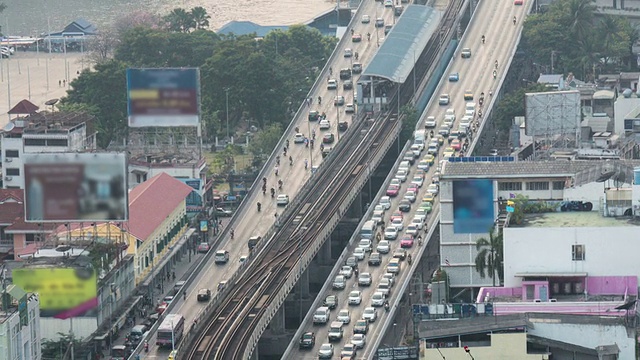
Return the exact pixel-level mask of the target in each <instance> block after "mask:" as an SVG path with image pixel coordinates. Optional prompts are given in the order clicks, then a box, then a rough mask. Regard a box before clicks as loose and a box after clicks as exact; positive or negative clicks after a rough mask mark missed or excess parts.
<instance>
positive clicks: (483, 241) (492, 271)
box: [475, 226, 504, 286]
mask: <svg viewBox="0 0 640 360" xmlns="http://www.w3.org/2000/svg"><path fill="white" fill-rule="evenodd" d="M476 249H477V250H478V254H477V255H476V259H475V263H476V271H477V272H478V273H480V277H481V278H483V279H484V278H485V277H487V276H489V277H490V278H491V279H493V286H496V275H497V276H498V279H499V280H500V283H502V280H503V277H504V264H503V254H504V249H503V242H502V230H501V229H500V230H499V229H496V227H495V226H493V227H492V228H491V229H490V230H489V238H488V239H487V238H480V239H478V240H476Z"/></svg>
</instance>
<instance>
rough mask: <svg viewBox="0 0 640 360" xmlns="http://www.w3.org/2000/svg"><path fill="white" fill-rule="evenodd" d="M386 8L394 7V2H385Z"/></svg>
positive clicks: (386, 0)
mask: <svg viewBox="0 0 640 360" xmlns="http://www.w3.org/2000/svg"><path fill="white" fill-rule="evenodd" d="M384 7H393V0H384Z"/></svg>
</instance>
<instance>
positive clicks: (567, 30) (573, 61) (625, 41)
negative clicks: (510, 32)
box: [521, 0, 638, 80]
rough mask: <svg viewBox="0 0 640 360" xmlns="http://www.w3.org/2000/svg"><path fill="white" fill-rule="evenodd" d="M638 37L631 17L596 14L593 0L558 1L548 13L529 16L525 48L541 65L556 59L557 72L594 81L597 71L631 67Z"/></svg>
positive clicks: (525, 32) (555, 67)
mask: <svg viewBox="0 0 640 360" xmlns="http://www.w3.org/2000/svg"><path fill="white" fill-rule="evenodd" d="M637 37H638V35H637V32H636V30H635V29H634V28H633V27H632V26H631V25H630V23H629V20H628V19H626V18H624V17H613V16H609V15H599V16H596V6H595V4H594V2H593V1H592V0H558V1H556V2H554V3H552V4H551V6H550V7H549V10H548V11H547V12H545V13H543V14H534V15H531V16H529V17H528V18H527V21H526V22H525V26H524V30H523V39H522V43H521V45H522V46H521V49H524V50H525V51H526V52H527V55H528V56H529V57H530V58H531V59H532V60H533V62H535V63H537V64H540V65H545V66H550V65H551V63H552V61H553V65H554V72H555V73H565V74H566V73H569V72H573V73H574V74H576V75H577V77H578V78H580V79H583V80H594V79H595V77H596V71H597V70H600V71H601V72H611V71H623V70H630V69H631V67H630V66H631V65H632V61H631V60H632V59H631V56H632V53H631V46H632V45H633V44H634V42H635V40H636V39H637ZM552 58H553V60H552Z"/></svg>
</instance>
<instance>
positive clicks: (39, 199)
mask: <svg viewBox="0 0 640 360" xmlns="http://www.w3.org/2000/svg"><path fill="white" fill-rule="evenodd" d="M23 161H24V180H25V189H24V194H25V221H27V222H78V221H125V220H127V218H128V216H127V215H128V211H127V210H128V202H127V195H128V194H127V183H126V181H127V175H126V174H127V165H126V157H125V154H115V153H103V154H93V153H83V154H76V153H48V154H24V156H23Z"/></svg>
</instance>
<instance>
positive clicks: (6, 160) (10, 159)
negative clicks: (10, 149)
mask: <svg viewBox="0 0 640 360" xmlns="http://www.w3.org/2000/svg"><path fill="white" fill-rule="evenodd" d="M12 161H13V159H12V158H4V162H12Z"/></svg>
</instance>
